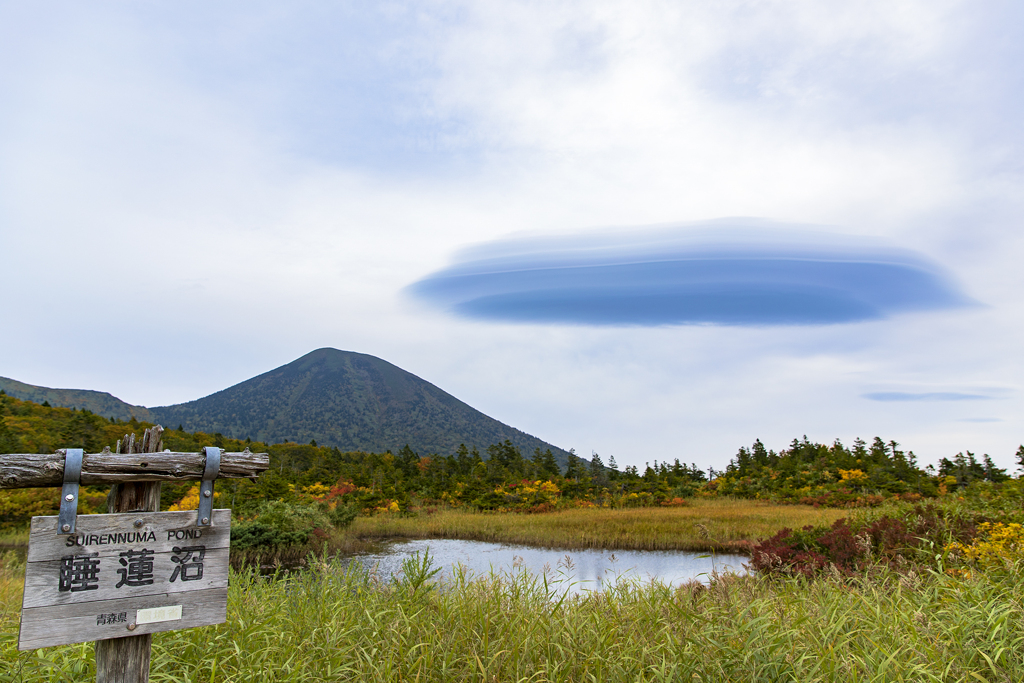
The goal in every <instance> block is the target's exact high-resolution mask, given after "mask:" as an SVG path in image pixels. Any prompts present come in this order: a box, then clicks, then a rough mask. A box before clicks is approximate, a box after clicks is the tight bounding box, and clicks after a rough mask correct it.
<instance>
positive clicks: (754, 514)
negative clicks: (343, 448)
mask: <svg viewBox="0 0 1024 683" xmlns="http://www.w3.org/2000/svg"><path fill="white" fill-rule="evenodd" d="M848 514H849V511H845V510H837V509H834V508H818V509H815V508H812V507H809V506H806V505H774V504H771V503H767V502H760V501H754V500H738V499H729V498H707V499H704V498H698V499H694V500H693V501H692V502H691V504H690V505H688V506H686V507H657V508H634V509H619V510H610V509H601V508H581V509H576V510H564V511H560V512H549V513H544V514H539V515H523V514H507V513H489V512H474V511H471V510H464V509H442V510H440V511H438V512H436V513H434V514H432V515H420V516H418V517H402V516H399V515H388V514H381V515H376V516H374V517H360V518H358V519H356V521H355V523H354V524H353V525H352V527H351V528H350V530H349V532H348V533H350V534H352V535H354V536H356V537H358V538H364V539H378V538H394V537H404V538H461V539H468V540H475V541H491V542H497V543H520V544H524V545H534V546H544V547H554V548H572V549H580V548H606V549H614V550H711V549H714V550H736V551H743V550H745V549H746V548H747V544H748V542H750V541H756V540H758V539H761V538H765V537H767V536H771V535H773V534H775V533H776V532H778V531H779V530H780V529H782V528H783V527H790V528H793V529H799V528H801V527H803V526H806V525H808V524H810V525H819V524H831V523H832V522H834V521H835V520H837V519H839V518H840V517H845V516H847V515H848Z"/></svg>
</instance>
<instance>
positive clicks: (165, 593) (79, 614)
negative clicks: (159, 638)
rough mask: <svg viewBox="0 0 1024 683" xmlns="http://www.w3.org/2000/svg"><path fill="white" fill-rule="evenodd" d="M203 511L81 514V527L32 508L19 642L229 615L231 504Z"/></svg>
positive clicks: (54, 641)
mask: <svg viewBox="0 0 1024 683" xmlns="http://www.w3.org/2000/svg"><path fill="white" fill-rule="evenodd" d="M196 514H197V513H196V511H195V510H186V511H181V512H130V513H122V514H113V515H82V516H80V517H78V522H77V528H76V530H75V533H73V534H61V533H58V531H57V517H33V518H32V526H31V530H30V535H29V548H28V563H27V565H26V569H25V596H24V600H23V603H22V612H21V634H20V637H19V640H18V649H19V650H30V649H34V648H38V647H47V646H51V645H67V644H70V643H82V642H86V641H92V640H106V639H109V638H123V637H125V636H136V635H143V634H148V633H157V632H160V631H171V630H175V629H181V628H191V627H193V626H206V625H209V624H219V623H222V622H224V621H225V620H226V618H227V597H228V553H229V551H230V544H231V511H230V510H214V511H213V518H212V520H211V524H210V526H203V527H199V526H196Z"/></svg>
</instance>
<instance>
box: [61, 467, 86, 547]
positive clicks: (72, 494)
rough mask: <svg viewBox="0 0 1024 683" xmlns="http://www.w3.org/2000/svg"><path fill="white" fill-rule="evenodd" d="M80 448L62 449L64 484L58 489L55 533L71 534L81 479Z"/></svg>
mask: <svg viewBox="0 0 1024 683" xmlns="http://www.w3.org/2000/svg"><path fill="white" fill-rule="evenodd" d="M83 455H84V451H83V450H82V449H81V448H66V449H64V486H63V487H62V488H61V490H60V514H59V515H58V516H57V533H58V534H73V533H74V532H75V520H76V518H77V517H78V485H79V483H81V481H82V456H83Z"/></svg>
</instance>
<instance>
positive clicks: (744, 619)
mask: <svg viewBox="0 0 1024 683" xmlns="http://www.w3.org/2000/svg"><path fill="white" fill-rule="evenodd" d="M418 561H419V562H420V563H421V564H422V566H418V567H413V566H410V567H408V568H407V570H408V571H409V573H410V574H411V578H406V579H403V580H400V581H396V582H387V581H384V580H383V578H382V577H375V576H373V575H372V574H369V573H367V572H366V570H365V569H363V568H362V567H361V566H360V565H359V564H358V563H352V564H351V565H349V567H348V568H346V569H343V568H342V567H341V565H340V564H338V563H332V562H324V561H318V562H316V563H315V564H314V566H312V567H310V569H309V570H308V571H304V572H301V573H298V574H293V575H291V576H289V577H287V578H278V579H276V580H275V579H268V578H266V577H260V576H259V575H258V574H256V573H255V572H253V571H247V572H241V573H233V574H232V578H231V587H230V589H229V602H228V621H227V623H225V624H221V625H219V626H213V627H207V628H201V629H189V630H183V631H176V632H170V633H164V634H158V635H157V636H155V638H154V646H153V664H152V676H151V680H153V681H154V682H158V681H182V682H185V681H187V682H195V681H204V682H205V681H211V682H212V681H218V682H228V681H231V682H233V683H241V682H243V681H370V682H374V681H381V682H383V681H403V680H408V681H481V682H482V681H536V682H540V681H741V680H746V681H762V680H763V681H843V682H844V683H845V682H847V681H1017V680H1024V659H1022V658H1021V657H1020V652H1021V649H1022V647H1024V623H1022V621H1024V613H1022V610H1021V605H1022V602H1024V583H1022V582H1021V581H1020V579H1021V570H1022V569H1024V568H1022V567H1020V566H1018V567H1015V568H1014V569H1013V571H1009V572H1003V573H999V574H988V575H984V576H979V577H976V578H974V579H970V580H960V579H954V578H952V577H949V576H945V575H942V574H938V573H925V574H916V575H915V574H903V575H900V574H896V573H893V572H890V571H887V570H884V569H879V570H878V571H876V572H872V573H871V574H870V575H869V576H867V577H864V578H861V579H856V580H849V579H840V578H832V579H825V580H818V581H814V582H810V583H808V582H804V581H800V580H796V579H788V580H774V581H769V580H766V579H759V578H756V577H751V576H733V575H727V576H716V577H713V580H712V581H711V583H710V585H708V586H704V585H701V584H697V583H692V584H688V585H685V586H682V587H679V588H670V587H667V586H664V585H659V584H629V583H623V584H619V585H617V586H616V587H614V588H612V589H609V590H606V591H604V592H602V593H585V594H583V595H569V594H567V592H566V588H567V587H566V586H565V585H564V584H560V583H557V582H556V579H557V576H553V575H548V576H534V575H530V574H526V573H514V574H511V575H509V574H503V575H489V576H483V577H476V578H474V577H471V576H468V575H466V574H465V573H461V574H460V573H457V574H456V575H455V577H454V578H453V579H452V580H451V582H450V583H447V584H444V585H442V586H440V590H432V589H430V587H431V585H432V584H431V578H430V576H429V573H430V569H429V564H428V563H427V562H426V561H425V558H419V559H418ZM12 598H13V595H10V594H6V595H5V596H4V599H5V601H9V600H11V599H12ZM19 598H20V595H19ZM3 620H4V621H3V624H2V630H0V633H2V639H0V681H26V682H36V681H78V680H91V679H92V677H93V676H94V665H93V659H92V657H93V654H92V653H93V648H92V646H91V645H84V646H77V645H76V646H68V647H60V648H50V649H46V650H40V651H37V652H35V653H31V652H29V653H18V652H16V651H15V640H16V633H17V610H16V609H15V608H14V607H13V606H12V605H10V604H9V602H8V603H5V605H4V611H3Z"/></svg>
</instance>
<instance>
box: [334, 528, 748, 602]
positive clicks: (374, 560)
mask: <svg viewBox="0 0 1024 683" xmlns="http://www.w3.org/2000/svg"><path fill="white" fill-rule="evenodd" d="M427 551H429V553H430V557H431V559H432V560H433V566H434V567H435V568H441V569H442V574H444V575H446V576H451V574H452V571H453V569H454V568H455V567H457V566H459V565H461V566H462V567H464V568H465V569H466V570H468V572H470V573H471V574H472V575H473V576H486V575H488V574H490V573H492V572H493V573H495V574H509V573H514V572H517V571H522V570H526V571H529V572H530V573H532V574H534V575H536V576H540V575H541V574H545V573H546V574H547V576H548V582H549V584H551V583H554V582H558V583H557V587H559V588H561V590H563V591H564V590H565V589H568V590H569V591H570V592H571V593H579V592H581V591H593V590H601V589H603V588H607V587H608V586H611V585H614V584H615V582H616V581H621V580H632V581H641V582H646V581H650V580H652V579H656V580H658V581H660V582H662V583H667V584H672V585H679V584H681V583H685V582H686V581H689V580H691V579H697V580H698V581H706V580H707V578H708V575H709V574H710V573H711V572H712V571H718V572H725V571H733V572H737V573H743V572H744V571H745V570H744V569H743V564H744V563H745V562H748V561H749V558H747V557H744V556H742V555H721V554H719V555H715V556H713V557H712V556H711V555H710V554H706V553H693V552H684V551H676V550H564V549H557V548H533V547H529V546H521V545H506V544H499V543H483V542H480V541H461V540H454V539H430V540H416V541H389V542H386V543H382V544H381V545H380V546H379V549H378V550H377V551H375V552H372V553H366V554H358V555H351V556H349V557H347V558H343V561H345V562H346V563H348V562H359V563H361V564H362V565H363V566H364V567H366V568H367V569H368V570H370V571H376V572H377V574H378V575H379V576H381V577H390V576H392V575H400V574H401V573H402V563H403V562H404V561H405V560H407V559H409V558H410V557H412V556H413V555H414V554H415V553H420V554H421V555H422V554H423V553H424V552H427ZM439 577H440V575H439Z"/></svg>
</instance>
